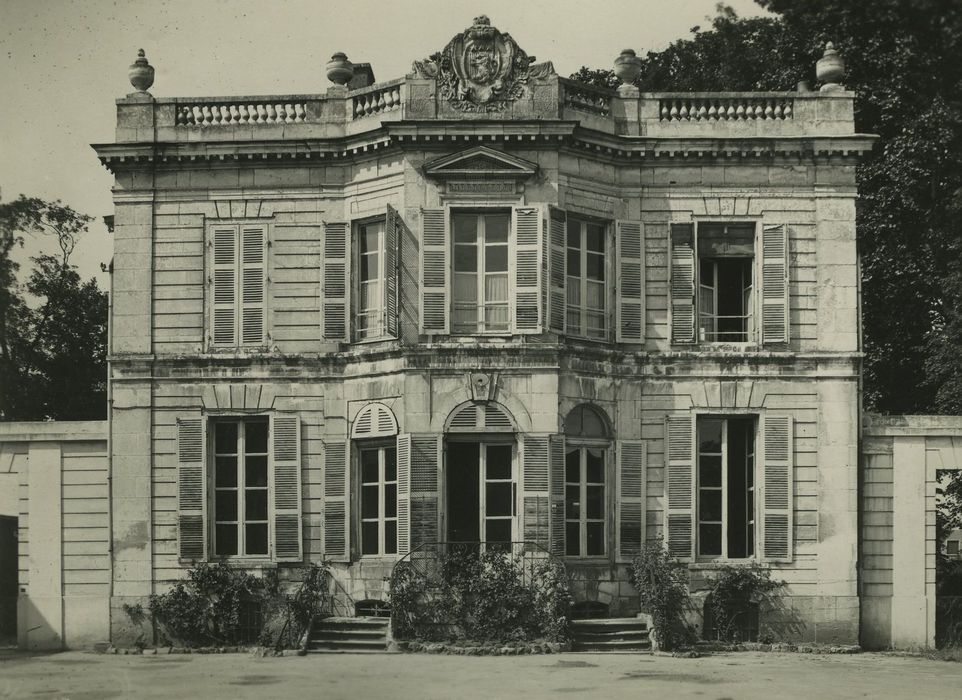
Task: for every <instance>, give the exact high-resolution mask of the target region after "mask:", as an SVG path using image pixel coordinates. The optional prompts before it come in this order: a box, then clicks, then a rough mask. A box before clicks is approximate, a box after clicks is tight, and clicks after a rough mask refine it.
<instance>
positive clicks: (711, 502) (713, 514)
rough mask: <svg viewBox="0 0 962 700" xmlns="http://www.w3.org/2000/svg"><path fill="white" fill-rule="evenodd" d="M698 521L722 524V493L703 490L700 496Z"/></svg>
mask: <svg viewBox="0 0 962 700" xmlns="http://www.w3.org/2000/svg"><path fill="white" fill-rule="evenodd" d="M698 519H699V520H707V521H709V522H720V521H721V519H722V492H721V489H718V490H711V491H707V490H702V491H700V492H699V494H698Z"/></svg>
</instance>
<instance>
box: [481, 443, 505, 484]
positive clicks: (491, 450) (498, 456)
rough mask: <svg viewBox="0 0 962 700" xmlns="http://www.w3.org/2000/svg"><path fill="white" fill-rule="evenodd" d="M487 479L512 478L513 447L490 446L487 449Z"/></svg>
mask: <svg viewBox="0 0 962 700" xmlns="http://www.w3.org/2000/svg"><path fill="white" fill-rule="evenodd" d="M485 449H486V457H487V470H488V471H487V478H488V479H510V478H511V445H488V446H487V447H486V448H485Z"/></svg>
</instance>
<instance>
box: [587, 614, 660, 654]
mask: <svg viewBox="0 0 962 700" xmlns="http://www.w3.org/2000/svg"><path fill="white" fill-rule="evenodd" d="M571 626H572V632H573V637H574V639H573V640H572V644H571V651H607V652H611V651H620V652H631V653H635V654H637V653H645V652H650V651H651V640H650V639H649V638H648V623H647V621H646V620H645V619H644V618H639V617H612V618H604V619H596V620H574V621H573V622H572V623H571Z"/></svg>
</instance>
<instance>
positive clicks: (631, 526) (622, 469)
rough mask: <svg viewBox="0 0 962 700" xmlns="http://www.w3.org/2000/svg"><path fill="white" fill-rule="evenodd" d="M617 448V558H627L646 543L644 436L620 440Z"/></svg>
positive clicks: (645, 461) (629, 558) (632, 555)
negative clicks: (640, 438)
mask: <svg viewBox="0 0 962 700" xmlns="http://www.w3.org/2000/svg"><path fill="white" fill-rule="evenodd" d="M616 449H617V455H616V457H617V469H616V470H615V471H616V472H617V473H616V475H615V484H616V487H617V489H618V493H617V497H616V499H615V503H616V506H617V508H616V510H617V514H616V517H615V522H616V527H617V528H618V531H617V538H616V552H617V560H618V561H622V562H630V561H631V560H632V559H633V558H634V557H636V556H638V555H639V554H641V548H642V546H643V545H644V544H645V510H646V509H645V479H646V475H647V472H648V470H647V459H646V458H647V450H646V443H645V442H644V441H643V440H619V441H618V443H617V445H616Z"/></svg>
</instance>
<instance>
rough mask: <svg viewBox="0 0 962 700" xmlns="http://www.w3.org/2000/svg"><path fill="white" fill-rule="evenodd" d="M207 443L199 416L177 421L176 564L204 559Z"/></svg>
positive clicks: (205, 546)
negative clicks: (177, 558) (177, 559)
mask: <svg viewBox="0 0 962 700" xmlns="http://www.w3.org/2000/svg"><path fill="white" fill-rule="evenodd" d="M206 454H207V439H206V431H205V425H204V418H203V417H202V416H200V415H198V416H196V417H190V418H179V419H178V420H177V463H178V468H177V551H178V556H179V559H180V561H182V562H194V561H204V560H206V559H207V471H206V468H205V459H204V457H205V455H206Z"/></svg>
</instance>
